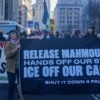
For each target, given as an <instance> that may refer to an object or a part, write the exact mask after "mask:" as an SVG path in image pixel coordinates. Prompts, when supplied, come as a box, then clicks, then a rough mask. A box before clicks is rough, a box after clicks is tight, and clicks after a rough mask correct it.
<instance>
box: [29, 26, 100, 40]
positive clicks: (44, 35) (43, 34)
mask: <svg viewBox="0 0 100 100" xmlns="http://www.w3.org/2000/svg"><path fill="white" fill-rule="evenodd" d="M84 37H87V38H96V37H98V38H99V37H100V36H99V35H98V34H96V33H95V32H94V29H93V27H89V28H88V30H87V33H84V34H83V33H82V32H81V30H75V32H74V33H73V34H71V33H70V32H62V33H61V32H58V31H56V32H53V31H46V30H43V31H40V30H38V31H31V32H30V35H27V39H52V38H84Z"/></svg>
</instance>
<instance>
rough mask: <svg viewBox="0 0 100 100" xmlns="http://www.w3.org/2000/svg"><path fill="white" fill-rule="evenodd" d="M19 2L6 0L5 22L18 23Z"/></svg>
mask: <svg viewBox="0 0 100 100" xmlns="http://www.w3.org/2000/svg"><path fill="white" fill-rule="evenodd" d="M18 1H19V0H5V11H4V12H5V14H4V20H12V21H16V22H18V16H19V12H18V9H19V5H18Z"/></svg>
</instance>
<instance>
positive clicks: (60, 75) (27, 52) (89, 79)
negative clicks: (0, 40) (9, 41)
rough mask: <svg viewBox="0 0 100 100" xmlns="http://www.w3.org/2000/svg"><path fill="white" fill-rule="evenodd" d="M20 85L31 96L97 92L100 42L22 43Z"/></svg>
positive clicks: (86, 40)
mask: <svg viewBox="0 0 100 100" xmlns="http://www.w3.org/2000/svg"><path fill="white" fill-rule="evenodd" d="M21 45H22V49H21V56H20V57H21V59H20V62H21V67H20V68H21V83H22V89H23V91H24V92H27V93H32V94H72V93H99V92H100V65H99V64H100V48H99V47H100V46H99V45H100V40H99V39H85V38H84V39H73V38H68V39H50V40H45V39H44V40H32V39H27V40H22V41H21Z"/></svg>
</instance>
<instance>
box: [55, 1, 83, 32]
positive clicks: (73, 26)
mask: <svg viewBox="0 0 100 100" xmlns="http://www.w3.org/2000/svg"><path fill="white" fill-rule="evenodd" d="M82 23H83V5H82V2H81V0H58V3H57V5H56V8H55V26H56V27H55V29H56V31H59V32H70V33H74V31H75V30H82V31H84V30H83V24H82Z"/></svg>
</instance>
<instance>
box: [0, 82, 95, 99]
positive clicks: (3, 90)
mask: <svg viewBox="0 0 100 100" xmlns="http://www.w3.org/2000/svg"><path fill="white" fill-rule="evenodd" d="M6 96H7V85H3V84H0V100H6ZM24 100H93V99H92V97H91V95H24Z"/></svg>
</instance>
